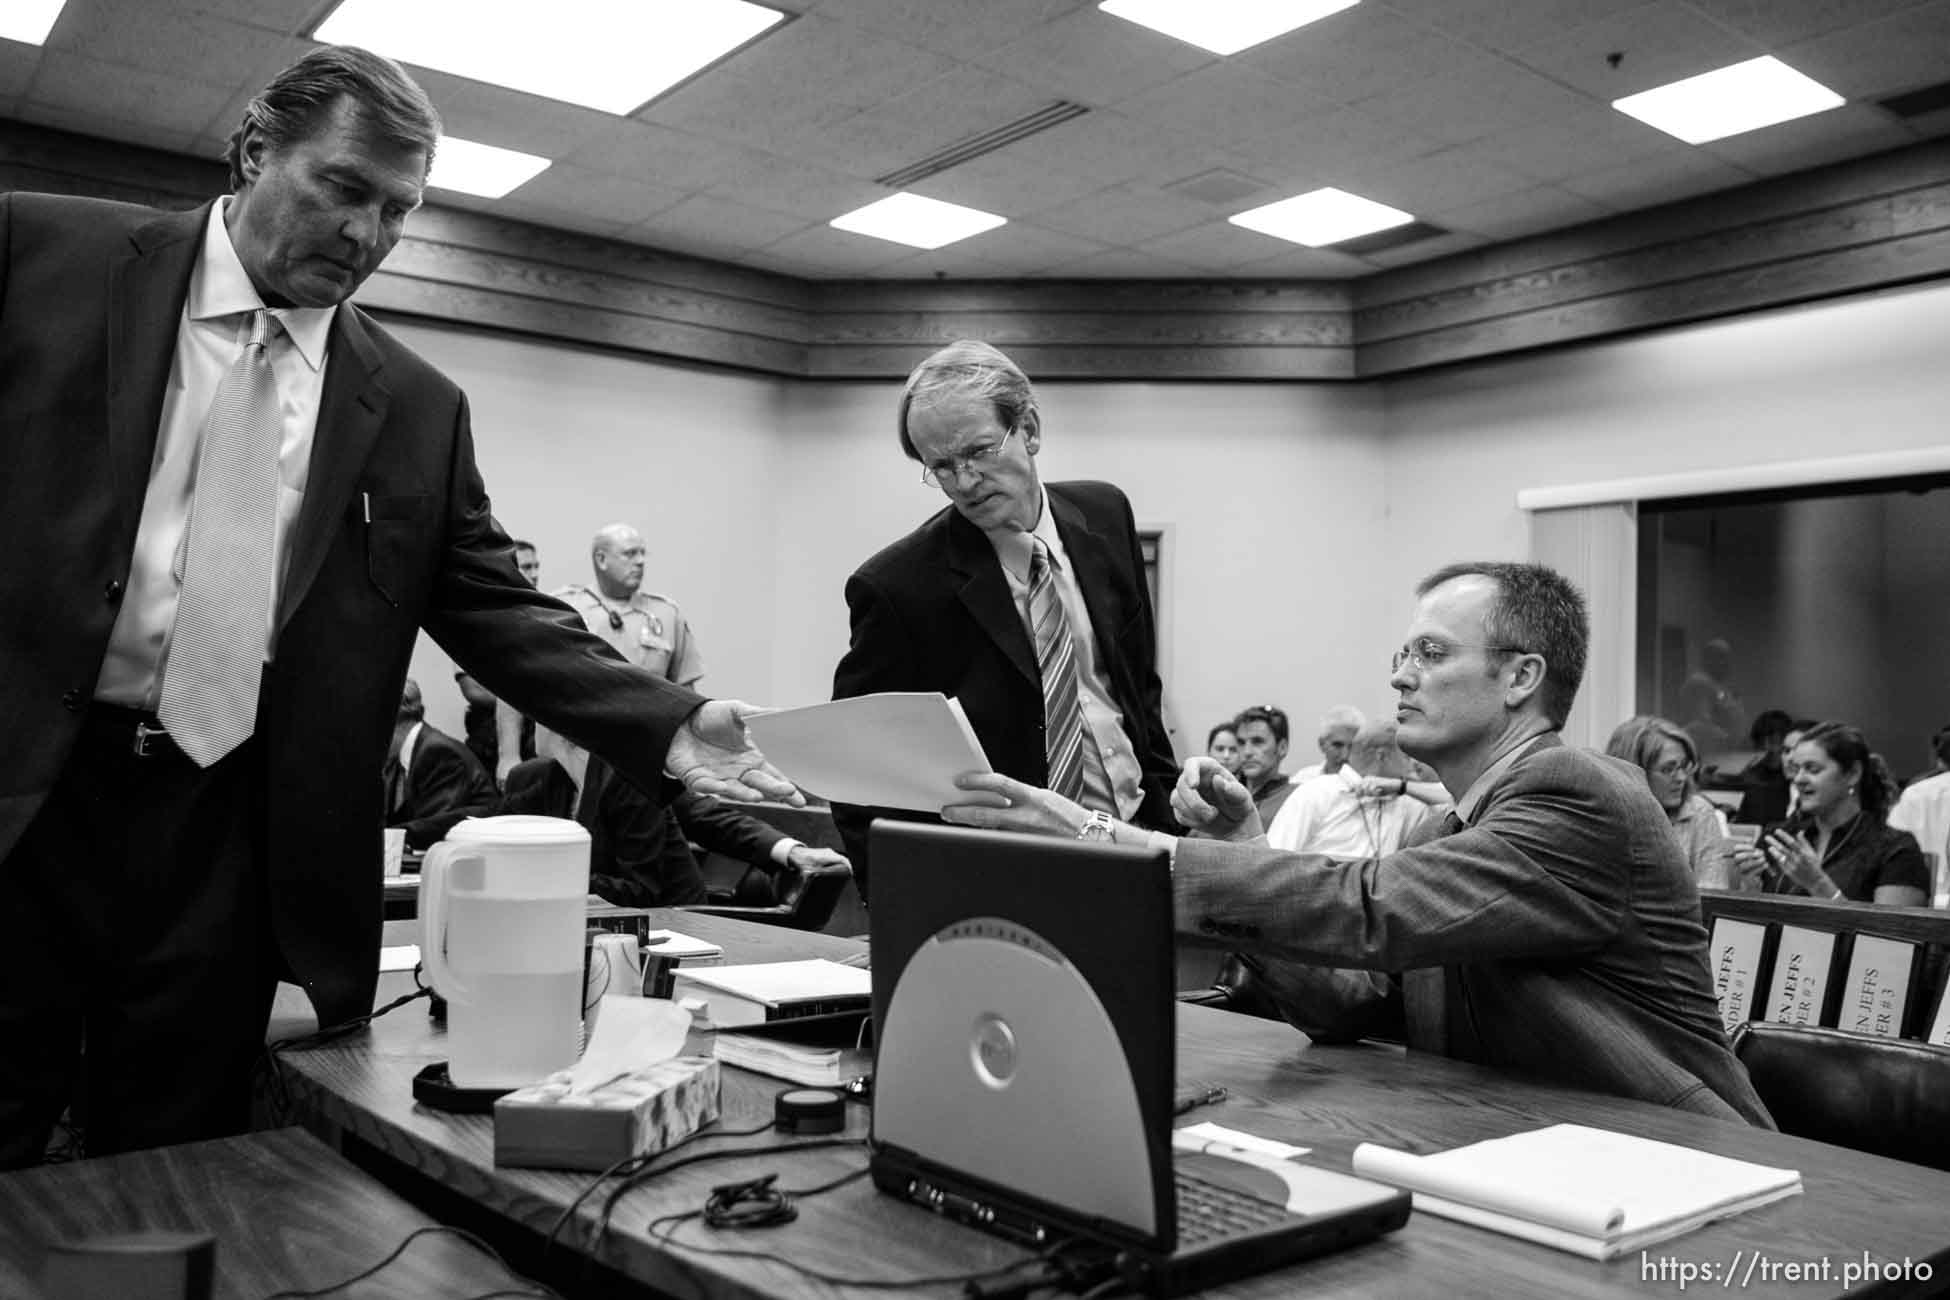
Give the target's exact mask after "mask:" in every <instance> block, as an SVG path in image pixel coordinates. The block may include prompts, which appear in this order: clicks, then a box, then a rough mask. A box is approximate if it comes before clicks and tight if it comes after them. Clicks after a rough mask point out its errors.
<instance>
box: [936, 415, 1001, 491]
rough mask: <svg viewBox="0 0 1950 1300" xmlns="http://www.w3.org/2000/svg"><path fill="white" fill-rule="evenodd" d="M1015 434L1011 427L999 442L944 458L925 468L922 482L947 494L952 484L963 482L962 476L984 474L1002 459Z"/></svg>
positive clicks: (971, 448)
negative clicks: (971, 471) (970, 473)
mask: <svg viewBox="0 0 1950 1300" xmlns="http://www.w3.org/2000/svg"><path fill="white" fill-rule="evenodd" d="M1015 433H1016V431H1015V429H1014V427H1011V428H1010V430H1009V432H1007V433H1005V434H1003V435H1002V437H1001V438H1000V439H999V440H998V441H995V442H991V443H989V444H988V445H986V446H982V447H970V448H969V449H968V450H967V451H965V452H963V453H962V454H961V455H959V456H944V457H942V458H941V459H940V460H937V461H935V462H934V463H933V464H931V465H927V466H924V467H923V468H922V470H921V482H923V483H925V484H927V485H928V486H929V487H932V488H940V489H941V490H943V491H944V492H945V491H947V489H948V488H949V487H950V486H951V485H952V484H955V483H959V482H961V476H962V475H963V474H966V473H968V472H969V471H970V470H973V471H975V472H976V473H977V474H980V473H982V472H983V471H985V470H987V469H988V467H989V466H991V465H993V464H995V462H996V460H997V459H998V458H1000V457H1001V455H1002V449H1003V448H1004V447H1006V446H1007V445H1008V443H1009V439H1010V438H1012V437H1014V436H1015Z"/></svg>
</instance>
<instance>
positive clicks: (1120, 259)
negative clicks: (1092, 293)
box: [1043, 248, 1205, 280]
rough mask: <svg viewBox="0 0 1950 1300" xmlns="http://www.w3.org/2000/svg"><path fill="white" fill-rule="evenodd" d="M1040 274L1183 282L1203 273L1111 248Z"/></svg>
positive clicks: (1154, 256)
mask: <svg viewBox="0 0 1950 1300" xmlns="http://www.w3.org/2000/svg"><path fill="white" fill-rule="evenodd" d="M1043 274H1044V275H1045V276H1046V277H1048V278H1051V279H1078V280H1184V279H1190V278H1193V277H1196V276H1200V275H1203V274H1205V272H1203V271H1200V270H1198V269H1197V268H1196V267H1191V266H1187V265H1185V264H1184V263H1183V262H1179V261H1174V260H1173V259H1171V258H1168V257H1160V256H1158V255H1157V254H1155V253H1146V252H1140V251H1139V250H1137V249H1135V248H1113V249H1111V250H1110V251H1109V252H1106V253H1092V254H1091V255H1090V256H1088V257H1080V258H1078V259H1077V260H1076V261H1074V262H1061V263H1058V264H1057V265H1055V266H1052V267H1050V268H1049V270H1048V271H1046V272H1044V273H1043Z"/></svg>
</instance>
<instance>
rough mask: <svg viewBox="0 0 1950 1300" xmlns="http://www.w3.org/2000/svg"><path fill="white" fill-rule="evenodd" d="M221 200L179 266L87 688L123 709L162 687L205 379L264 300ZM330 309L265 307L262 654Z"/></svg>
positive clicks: (242, 338) (139, 705)
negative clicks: (271, 386) (178, 290)
mask: <svg viewBox="0 0 1950 1300" xmlns="http://www.w3.org/2000/svg"><path fill="white" fill-rule="evenodd" d="M229 203H230V200H229V199H224V200H222V201H220V202H218V203H216V204H215V205H213V206H212V207H211V209H210V220H209V223H208V224H207V225H206V226H205V227H204V231H203V246H202V248H201V250H200V251H199V252H198V254H197V259H196V268H195V269H194V270H193V271H191V273H190V288H189V295H188V297H187V298H185V299H184V302H183V315H182V318H181V319H180V320H179V321H178V323H177V326H176V353H175V359H174V361H173V362H172V363H171V365H170V368H169V386H168V387H167V388H166V389H165V390H164V392H163V405H162V421H161V423H160V424H159V425H158V427H157V432H156V452H155V457H154V459H153V460H151V462H150V465H149V487H148V490H147V491H146V492H145V493H144V495H143V498H142V519H141V522H140V523H139V524H138V525H137V526H136V534H135V554H134V557H133V559H132V560H131V564H130V568H129V580H128V583H127V586H126V589H125V590H124V592H123V595H122V604H121V607H120V608H119V609H118V610H117V611H116V615H115V627H114V629H113V631H111V632H110V633H109V638H108V655H107V657H106V658H105V659H104V660H103V661H102V670H101V675H100V676H99V677H98V678H97V679H96V682H95V698H96V699H98V700H103V701H106V702H108V703H110V704H120V705H125V706H127V707H129V708H133V709H144V710H153V709H154V708H155V707H156V702H157V700H158V699H159V698H160V697H161V694H162V674H163V671H164V668H165V666H166V664H167V662H168V658H169V639H170V633H171V632H172V631H173V630H174V629H175V626H176V601H177V598H178V596H179V595H180V594H181V593H182V589H183V583H182V577H181V575H180V574H178V573H177V572H176V569H175V562H176V552H177V550H178V549H179V548H180V547H181V545H182V542H183V535H184V533H185V532H186V531H187V529H188V528H189V517H190V503H191V502H192V500H193V499H194V497H195V489H196V483H195V480H196V457H197V451H198V448H199V446H200V443H201V434H202V430H203V423H204V419H205V417H206V416H207V415H208V414H209V411H210V403H211V402H212V401H213V400H214V399H215V397H216V395H217V387H218V385H220V384H221V383H222V382H223V377H224V375H225V373H226V372H228V371H229V369H230V367H231V366H232V364H233V363H235V361H236V360H237V354H238V353H239V352H241V351H242V350H243V346H244V343H245V342H246V340H248V339H249V338H250V313H251V312H253V311H257V310H259V309H260V308H262V307H263V306H264V301H263V299H262V298H260V297H258V294H257V290H256V288H255V287H254V286H253V285H252V284H251V281H250V277H249V276H248V275H247V274H245V272H244V264H243V263H242V262H241V261H239V260H238V258H237V250H236V249H235V248H234V247H233V246H232V245H231V242H230V232H229V231H228V230H227V229H225V227H224V224H223V214H224V211H225V209H226V208H227V207H228V206H229ZM337 310H338V309H337V308H336V307H305V308H299V307H291V308H277V309H274V310H273V311H272V312H271V316H272V319H273V321H274V322H275V325H274V327H273V328H272V330H271V331H270V342H269V345H268V347H269V352H270V356H271V370H272V373H274V374H275V375H276V376H277V383H278V401H279V404H280V406H281V407H282V409H283V414H284V440H283V443H282V445H281V447H280V449H279V453H278V478H279V481H280V487H279V489H278V513H277V527H276V532H275V535H274V536H273V537H272V538H271V539H270V542H271V546H272V552H273V555H274V557H275V559H274V564H275V566H276V567H275V569H274V570H273V572H272V576H271V602H270V607H269V608H268V609H266V610H265V611H264V657H265V659H266V660H267V661H268V660H269V659H270V657H271V649H272V638H273V635H274V634H275V632H276V619H277V608H278V593H279V592H280V591H281V590H282V589H283V586H284V574H285V567H286V562H287V560H288V559H289V558H290V552H291V535H292V532H293V530H294V527H295V525H296V523H297V520H298V508H299V506H301V505H302V504H303V503H304V499H305V480H306V478H307V476H308V475H309V474H310V472H311V448H312V434H313V432H314V430H315V429H316V427H317V424H318V404H319V400H320V398H321V397H322V396H323V394H324V390H325V345H326V340H327V339H328V337H329V336H330V334H331V330H332V317H333V313H334V312H336V311H337Z"/></svg>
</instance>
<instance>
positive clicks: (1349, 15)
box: [1232, 4, 1492, 103]
mask: <svg viewBox="0 0 1950 1300" xmlns="http://www.w3.org/2000/svg"><path fill="white" fill-rule="evenodd" d="M1232 61H1233V62H1235V63H1238V64H1240V65H1242V66H1244V67H1247V68H1251V69H1252V70H1253V71H1255V72H1261V73H1265V74H1266V75H1267V76H1270V77H1277V78H1279V79H1280V80H1282V81H1290V82H1292V83H1294V84H1295V85H1297V86H1299V87H1300V88H1301V89H1302V90H1305V91H1306V92H1307V93H1308V94H1310V95H1314V96H1316V97H1318V98H1320V99H1324V100H1331V101H1333V102H1334V103H1351V102H1353V101H1354V100H1357V99H1366V98H1367V97H1368V96H1370V95H1378V94H1381V93H1383V92H1385V91H1389V90H1393V89H1395V88H1396V87H1397V86H1401V85H1403V84H1405V83H1408V82H1412V81H1419V80H1421V79H1422V78H1424V77H1436V76H1455V75H1456V74H1458V73H1461V72H1465V71H1468V70H1469V69H1472V68H1481V67H1484V66H1485V65H1488V64H1489V63H1491V62H1492V60H1491V58H1490V56H1488V55H1486V54H1484V53H1483V52H1482V51H1480V50H1477V49H1475V48H1473V47H1471V46H1469V45H1466V44H1464V43H1463V42H1461V41H1458V40H1455V39H1454V38H1452V37H1450V36H1447V35H1445V34H1443V33H1442V32H1440V31H1437V30H1436V29H1434V28H1432V27H1428V26H1424V25H1423V24H1420V23H1416V22H1412V21H1410V20H1409V19H1406V18H1403V17H1401V16H1400V15H1399V14H1394V13H1390V12H1389V11H1388V10H1387V9H1384V8H1382V7H1381V6H1379V5H1372V4H1369V5H1357V6H1355V7H1354V8H1352V9H1343V10H1342V11H1341V12H1339V13H1337V14H1332V15H1329V16H1328V17H1326V18H1323V19H1321V20H1320V21H1319V22H1315V23H1309V24H1307V25H1306V26H1305V27H1302V28H1300V29H1298V30H1297V31H1291V32H1288V33H1287V34H1286V35H1284V36H1280V37H1276V38H1275V39H1273V40H1270V41H1267V42H1266V43H1265V44H1263V45H1255V46H1253V47H1252V48H1251V49H1249V50H1243V51H1241V52H1240V53H1239V54H1237V55H1235V56H1233V59H1232Z"/></svg>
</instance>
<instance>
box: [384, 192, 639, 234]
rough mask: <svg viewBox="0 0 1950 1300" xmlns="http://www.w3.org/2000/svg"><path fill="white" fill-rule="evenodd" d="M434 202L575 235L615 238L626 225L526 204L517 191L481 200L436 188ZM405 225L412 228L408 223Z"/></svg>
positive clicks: (473, 196)
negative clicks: (567, 231) (500, 196)
mask: <svg viewBox="0 0 1950 1300" xmlns="http://www.w3.org/2000/svg"><path fill="white" fill-rule="evenodd" d="M434 202H435V203H437V204H438V205H439V206H441V207H443V208H461V209H464V210H465V211H468V212H478V213H480V214H481V215H482V216H487V217H496V218H499V219H501V220H503V221H521V222H526V223H528V224H529V225H533V226H547V227H549V228H550V229H553V230H573V231H575V232H576V233H578V234H584V235H598V236H601V237H602V238H604V239H615V238H618V237H619V236H620V235H621V234H622V232H623V231H624V230H625V229H626V228H627V227H628V225H629V223H628V222H623V221H616V220H612V219H610V218H608V217H598V216H595V215H592V214H590V213H586V212H579V211H575V210H572V209H564V208H563V207H562V206H561V205H559V204H543V203H530V202H527V201H525V200H523V199H522V197H521V191H520V190H517V191H515V192H514V193H513V194H511V195H509V196H508V197H506V198H502V199H484V198H482V197H481V196H480V195H478V194H456V193H452V192H450V191H447V190H436V191H434ZM407 228H408V229H409V230H411V229H412V226H411V224H410V223H409V224H408V227H407Z"/></svg>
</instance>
